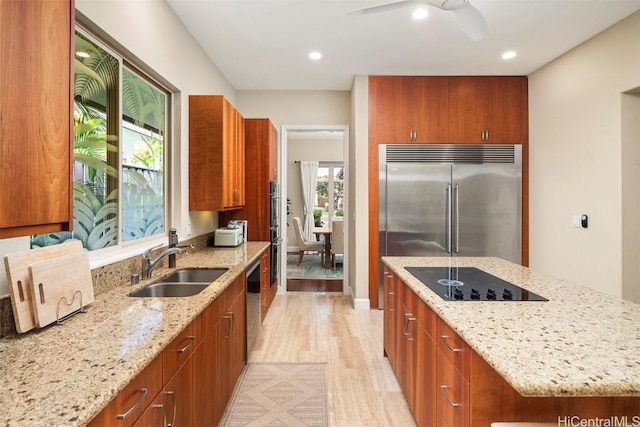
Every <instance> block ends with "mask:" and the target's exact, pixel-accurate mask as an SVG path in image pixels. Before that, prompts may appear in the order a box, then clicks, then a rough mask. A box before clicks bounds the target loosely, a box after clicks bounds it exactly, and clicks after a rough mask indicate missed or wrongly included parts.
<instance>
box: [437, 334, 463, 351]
mask: <svg viewBox="0 0 640 427" xmlns="http://www.w3.org/2000/svg"><path fill="white" fill-rule="evenodd" d="M447 338H449V337H448V336H447V335H441V336H440V339H441V340H442V342H443V343H444V346H445V347H447V348H448V349H449V350H450V351H452V352H453V353H460V352H461V351H462V349H461V348H453V347H451V346H450V345H449V344H447Z"/></svg>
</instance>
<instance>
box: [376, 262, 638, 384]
mask: <svg viewBox="0 0 640 427" xmlns="http://www.w3.org/2000/svg"><path fill="white" fill-rule="evenodd" d="M383 261H384V263H385V264H386V265H388V266H389V267H390V268H391V270H392V271H393V272H394V273H395V274H396V275H397V276H398V277H399V278H400V279H401V280H402V281H403V282H405V283H406V284H407V285H408V286H409V287H410V288H411V289H413V290H414V291H415V292H416V294H418V295H419V297H420V298H421V299H422V300H423V301H424V302H425V303H427V305H429V307H431V308H432V309H433V310H434V311H435V312H436V313H437V314H438V315H439V316H440V317H441V318H442V319H443V320H444V321H445V322H447V323H448V324H449V325H450V326H451V327H452V328H453V329H454V330H455V331H456V332H457V333H458V334H459V335H460V336H461V337H462V338H463V339H464V340H465V341H466V342H467V344H469V346H471V348H473V350H475V351H476V353H478V355H480V356H482V357H483V358H484V359H485V360H486V361H487V362H488V363H489V365H491V366H492V367H493V368H494V369H495V370H496V372H498V373H499V374H500V375H501V376H502V377H503V378H504V379H505V380H506V381H507V382H508V383H509V384H510V385H511V386H512V387H513V388H514V389H515V390H516V391H518V392H519V393H520V394H522V395H523V396H640V304H634V303H631V302H628V301H624V300H622V299H619V298H614V297H611V296H608V295H605V294H602V293H600V292H596V291H594V290H592V289H589V288H586V287H582V286H577V285H575V284H572V283H569V282H567V281H564V280H560V279H556V278H552V277H549V276H545V275H542V274H538V273H535V272H534V271H531V270H529V269H528V268H526V267H522V266H520V265H517V264H513V263H510V262H507V261H504V260H501V259H497V258H458V259H455V258H454V259H453V260H452V261H451V262H452V263H455V264H456V265H458V266H460V267H476V268H479V269H481V270H484V271H486V272H487V273H489V274H493V275H494V276H497V277H500V278H502V279H504V280H506V281H508V282H511V283H514V284H516V285H518V286H520V287H523V288H525V289H528V290H530V291H532V292H535V293H537V294H539V295H542V296H543V297H545V298H547V299H549V301H547V302H541V301H529V302H527V301H523V302H498V301H493V302H485V301H458V302H456V301H445V300H443V299H442V298H440V297H439V296H438V295H436V294H435V293H434V292H433V291H431V290H430V289H429V288H428V287H427V286H425V285H424V284H422V282H420V281H419V280H418V279H416V278H415V277H414V276H413V275H412V274H411V273H409V272H408V271H406V270H405V269H404V267H410V266H415V267H442V266H448V265H450V264H449V258H439V257H438V258H435V257H430V258H421V257H384V258H383Z"/></svg>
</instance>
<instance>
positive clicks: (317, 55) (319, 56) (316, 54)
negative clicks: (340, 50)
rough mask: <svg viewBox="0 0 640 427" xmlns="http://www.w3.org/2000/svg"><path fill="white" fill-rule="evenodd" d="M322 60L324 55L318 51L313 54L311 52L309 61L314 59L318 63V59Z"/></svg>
mask: <svg viewBox="0 0 640 427" xmlns="http://www.w3.org/2000/svg"><path fill="white" fill-rule="evenodd" d="M320 58H322V54H321V53H320V52H318V51H316V50H314V51H313V52H309V59H313V60H314V61H317V60H318V59H320Z"/></svg>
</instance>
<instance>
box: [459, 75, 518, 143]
mask: <svg viewBox="0 0 640 427" xmlns="http://www.w3.org/2000/svg"><path fill="white" fill-rule="evenodd" d="M527 103H528V97H527V78H526V77H519V76H516V77H512V76H507V77H450V78H449V141H450V142H455V143H466V144H486V143H491V144H522V143H524V142H525V141H526V140H527V139H528V126H529V125H528V123H529V122H528V107H527Z"/></svg>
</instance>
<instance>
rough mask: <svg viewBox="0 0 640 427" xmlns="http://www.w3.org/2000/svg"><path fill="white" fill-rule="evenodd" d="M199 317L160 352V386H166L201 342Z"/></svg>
mask: <svg viewBox="0 0 640 427" xmlns="http://www.w3.org/2000/svg"><path fill="white" fill-rule="evenodd" d="M200 320H201V318H200V316H199V317H197V318H196V319H195V320H194V321H193V322H191V323H190V324H189V325H188V326H187V327H186V328H185V329H184V331H182V332H181V333H180V335H178V336H177V337H176V338H175V339H174V340H173V341H171V343H170V344H169V345H168V346H167V348H165V349H164V350H163V351H162V385H166V384H167V383H168V382H169V380H170V379H171V377H173V375H174V374H175V373H176V372H177V371H178V369H179V368H180V367H181V366H182V365H183V364H184V362H186V361H187V359H188V358H189V356H191V354H192V353H193V352H194V351H195V349H196V347H198V345H199V344H200V342H201V341H202V332H201V328H200Z"/></svg>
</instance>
